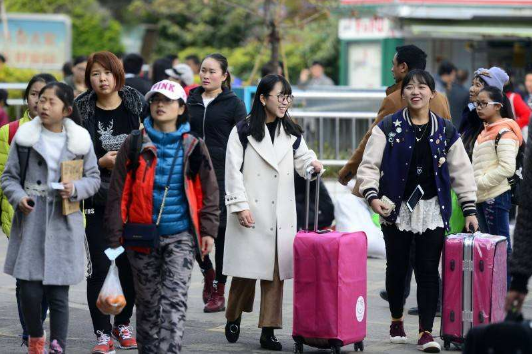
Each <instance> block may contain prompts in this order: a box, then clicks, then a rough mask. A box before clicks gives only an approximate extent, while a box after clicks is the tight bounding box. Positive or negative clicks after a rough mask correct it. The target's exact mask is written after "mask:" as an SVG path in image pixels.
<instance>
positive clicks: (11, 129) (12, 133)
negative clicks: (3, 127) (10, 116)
mask: <svg viewBox="0 0 532 354" xmlns="http://www.w3.org/2000/svg"><path fill="white" fill-rule="evenodd" d="M19 127H20V121H18V120H16V121H14V122H11V123H9V138H8V140H7V143H8V144H9V145H11V142H12V141H13V138H14V137H15V134H16V132H17V130H18V128H19Z"/></svg>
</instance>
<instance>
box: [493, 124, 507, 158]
mask: <svg viewBox="0 0 532 354" xmlns="http://www.w3.org/2000/svg"><path fill="white" fill-rule="evenodd" d="M510 131H511V130H510V129H508V128H502V129H501V130H499V132H498V133H497V136H496V137H495V153H497V147H498V146H499V141H501V138H502V136H503V135H504V134H505V133H508V132H510Z"/></svg>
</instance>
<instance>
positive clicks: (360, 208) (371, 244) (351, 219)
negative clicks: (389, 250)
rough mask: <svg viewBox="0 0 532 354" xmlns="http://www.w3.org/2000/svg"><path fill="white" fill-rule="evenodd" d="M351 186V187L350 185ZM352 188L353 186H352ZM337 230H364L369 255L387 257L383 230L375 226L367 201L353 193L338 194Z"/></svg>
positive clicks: (336, 210)
mask: <svg viewBox="0 0 532 354" xmlns="http://www.w3.org/2000/svg"><path fill="white" fill-rule="evenodd" d="M348 188H349V187H348ZM350 190H352V187H351V188H350ZM334 218H335V220H336V231H339V232H356V231H364V232H365V233H366V236H367V238H368V257H372V258H386V247H385V245H384V238H383V235H382V231H381V230H380V229H379V228H378V227H377V226H375V224H374V223H373V220H372V218H371V211H370V209H369V206H368V205H367V203H366V201H365V200H364V199H362V198H359V197H357V196H355V195H353V194H351V193H348V194H347V193H346V194H342V195H340V196H338V198H336V202H335V203H334Z"/></svg>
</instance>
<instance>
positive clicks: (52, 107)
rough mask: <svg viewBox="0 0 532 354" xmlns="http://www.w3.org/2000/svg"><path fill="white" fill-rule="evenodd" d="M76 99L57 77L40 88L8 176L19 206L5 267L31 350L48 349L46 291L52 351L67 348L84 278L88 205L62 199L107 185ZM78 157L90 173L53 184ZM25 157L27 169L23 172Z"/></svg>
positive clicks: (5, 185)
mask: <svg viewBox="0 0 532 354" xmlns="http://www.w3.org/2000/svg"><path fill="white" fill-rule="evenodd" d="M73 104H74V92H73V90H72V88H70V87H69V86H68V85H66V84H64V83H59V82H53V83H50V84H48V85H46V86H45V87H44V88H43V89H42V90H41V92H40V94H39V104H38V107H39V108H38V111H39V117H35V118H34V119H33V120H32V121H31V122H29V123H27V124H24V125H22V126H21V127H20V128H19V130H18V131H17V134H16V135H15V138H14V140H13V143H12V149H11V150H10V153H9V158H8V160H7V164H6V167H5V170H4V173H3V175H2V177H1V182H2V189H3V191H4V194H5V196H6V197H7V198H8V200H9V203H10V204H11V205H12V206H13V208H14V209H15V215H14V218H13V225H12V229H11V237H10V239H9V246H8V250H7V256H6V261H5V265H4V272H5V273H7V274H9V275H11V276H13V277H14V278H16V279H17V280H18V281H19V282H20V284H21V289H20V296H21V305H22V312H23V316H24V320H25V322H26V325H27V327H28V333H29V336H30V338H29V345H28V349H29V352H30V353H44V352H45V351H44V345H45V341H46V339H45V338H44V332H43V326H42V321H41V299H42V297H43V294H45V295H46V298H47V299H48V302H49V304H50V319H51V321H50V323H51V337H50V342H51V343H50V352H49V353H63V352H64V349H65V341H66V338H67V329H68V290H69V286H70V285H74V284H77V283H79V282H81V281H82V280H83V277H84V260H85V254H84V252H85V241H84V240H85V229H84V225H83V215H82V213H81V211H76V212H74V213H72V214H69V215H67V216H63V212H62V202H61V200H62V199H67V198H68V199H70V200H71V201H82V200H84V199H86V198H89V197H90V196H92V195H94V194H95V193H96V191H98V188H99V186H100V173H99V170H98V166H97V163H96V156H95V154H94V149H93V146H92V140H91V138H90V135H89V133H88V132H87V130H85V129H84V128H83V127H81V126H80V125H78V124H76V122H75V121H76V120H77V122H79V121H80V120H79V114H77V110H76V109H75V107H74V105H73ZM66 117H71V118H72V119H70V118H66ZM24 156H27V158H25V159H24V158H23V157H24ZM21 158H22V161H21ZM78 159H81V160H83V177H82V178H81V179H80V180H77V181H74V182H70V183H67V182H62V183H61V186H62V187H61V188H58V186H57V185H55V184H54V182H59V181H60V177H61V174H60V166H61V162H63V161H71V160H78ZM24 160H27V163H26V164H25V166H26V173H21V166H24V162H23V161H24ZM57 189H60V190H57Z"/></svg>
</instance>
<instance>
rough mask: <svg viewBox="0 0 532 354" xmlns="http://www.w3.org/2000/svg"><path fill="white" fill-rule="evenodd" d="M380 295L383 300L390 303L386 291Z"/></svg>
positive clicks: (382, 291)
mask: <svg viewBox="0 0 532 354" xmlns="http://www.w3.org/2000/svg"><path fill="white" fill-rule="evenodd" d="M379 295H380V297H381V299H383V300H384V301H388V293H387V292H386V290H381V292H380V293H379Z"/></svg>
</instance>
